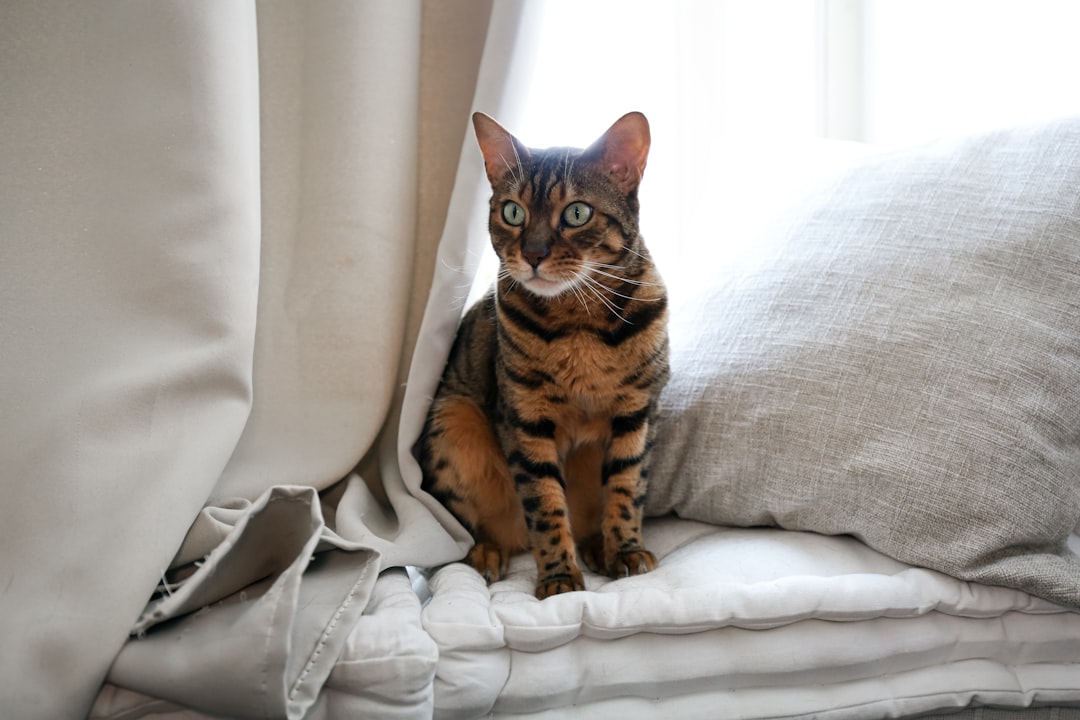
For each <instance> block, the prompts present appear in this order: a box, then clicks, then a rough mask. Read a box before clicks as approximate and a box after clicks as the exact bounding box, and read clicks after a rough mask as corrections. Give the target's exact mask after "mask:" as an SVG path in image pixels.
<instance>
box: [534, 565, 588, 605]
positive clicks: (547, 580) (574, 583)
mask: <svg viewBox="0 0 1080 720" xmlns="http://www.w3.org/2000/svg"><path fill="white" fill-rule="evenodd" d="M584 589H585V581H584V580H583V579H582V577H581V571H580V570H578V569H577V568H571V570H570V572H568V573H562V574H559V575H548V576H547V577H542V578H540V579H538V580H537V581H536V597H537V599H539V600H543V599H544V598H547V597H551V596H552V595H558V594H559V593H566V592H574V591H576V590H584Z"/></svg>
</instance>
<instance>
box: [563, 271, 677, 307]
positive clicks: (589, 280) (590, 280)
mask: <svg viewBox="0 0 1080 720" xmlns="http://www.w3.org/2000/svg"><path fill="white" fill-rule="evenodd" d="M581 277H582V279H583V280H584V281H585V282H587V283H589V284H591V285H593V286H594V287H598V288H603V289H604V290H606V291H607V292H609V293H611V294H612V295H615V296H616V297H621V298H625V299H627V300H636V301H638V302H657V301H658V300H663V298H662V297H637V296H634V295H624V294H623V293H621V292H619V291H618V290H614V289H612V288H610V287H608V286H607V285H605V284H604V283H602V282H600V281H599V280H597V279H596V278H593V277H588V276H587V275H582V276H581Z"/></svg>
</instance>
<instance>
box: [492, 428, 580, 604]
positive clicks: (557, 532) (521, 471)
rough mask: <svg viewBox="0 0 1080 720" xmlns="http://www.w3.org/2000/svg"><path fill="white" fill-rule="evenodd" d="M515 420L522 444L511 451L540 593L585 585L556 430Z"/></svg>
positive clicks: (511, 471) (515, 483)
mask: <svg viewBox="0 0 1080 720" xmlns="http://www.w3.org/2000/svg"><path fill="white" fill-rule="evenodd" d="M515 425H516V427H515V435H516V436H517V440H518V443H517V449H515V450H513V451H512V452H511V453H510V456H509V461H510V473H511V475H512V476H513V479H514V487H515V489H516V490H517V493H518V497H519V498H520V499H521V505H522V508H523V510H524V513H525V526H526V528H527V529H528V533H529V544H530V545H531V546H532V551H533V558H534V559H535V560H536V571H537V572H536V597H538V598H540V599H541V600H543V599H544V598H546V597H549V596H551V595H557V594H558V593H564V592H572V591H574V590H584V589H585V580H584V578H583V577H582V575H581V569H580V568H579V567H578V562H577V549H576V547H575V545H574V538H573V536H572V535H571V532H570V515H569V510H568V508H567V504H566V486H565V480H564V478H563V471H562V467H561V466H560V463H559V457H558V453H557V450H556V446H555V440H554V430H553V429H552V430H551V431H550V433H549V432H548V429H547V426H546V425H545V424H544V423H536V424H531V425H530V424H529V423H522V422H519V423H516V424H515ZM538 425H540V426H543V427H536V426H538Z"/></svg>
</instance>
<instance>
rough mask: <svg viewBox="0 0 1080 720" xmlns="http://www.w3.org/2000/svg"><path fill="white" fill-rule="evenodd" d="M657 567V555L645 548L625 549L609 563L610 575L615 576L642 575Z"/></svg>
mask: <svg viewBox="0 0 1080 720" xmlns="http://www.w3.org/2000/svg"><path fill="white" fill-rule="evenodd" d="M655 569H656V556H655V555H653V554H652V553H651V552H649V551H648V550H646V549H645V548H641V549H639V550H623V551H622V552H619V553H617V554H616V555H615V558H614V559H613V560H612V561H611V562H610V563H609V564H608V575H610V576H611V577H613V578H621V577H630V576H631V575H641V574H643V573H647V572H649V571H650V570H655Z"/></svg>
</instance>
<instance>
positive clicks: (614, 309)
mask: <svg viewBox="0 0 1080 720" xmlns="http://www.w3.org/2000/svg"><path fill="white" fill-rule="evenodd" d="M581 277H582V279H583V280H585V283H584V284H583V285H582V286H581V287H582V288H584V289H586V290H588V291H589V292H590V293H591V294H592V296H593V297H595V298H596V299H597V300H599V301H600V302H601V303H603V304H604V305H605V306H606V307H607V309H608V310H610V311H611V314H612V315H614V316H615V317H617V318H619V319H620V320H622V321H623V322H624V323H626V324H627V325H631V324H633V323H631V322H630V321H629V320H627V319H626V318H625V317H623V316H622V314H621V313H620V312H619V308H618V306H617V305H615V303H613V302H612V301H611V300H610V299H609V298H606V297H604V294H603V293H602V292H600V291H599V290H598V289H597V288H596V281H595V280H593V279H592V278H587V277H585V276H584V275H582V276H581ZM600 287H605V286H603V285H601V286H600ZM605 289H607V288H606V287H605Z"/></svg>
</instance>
